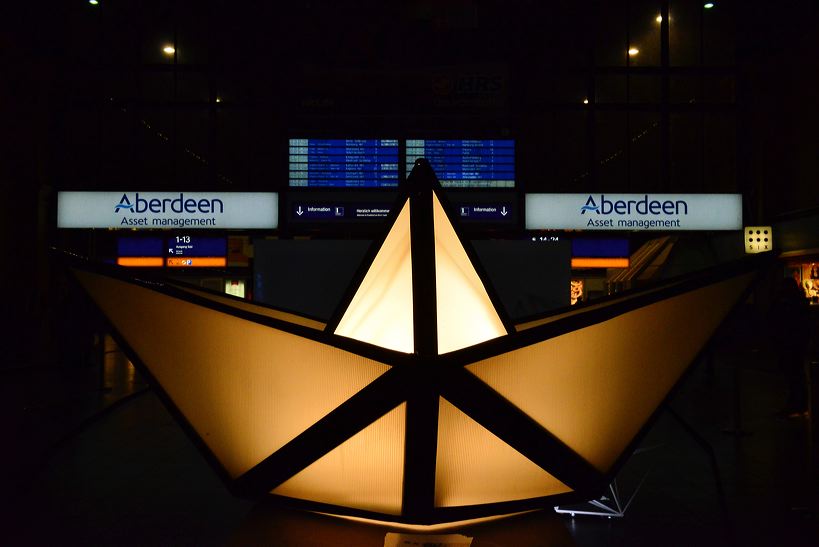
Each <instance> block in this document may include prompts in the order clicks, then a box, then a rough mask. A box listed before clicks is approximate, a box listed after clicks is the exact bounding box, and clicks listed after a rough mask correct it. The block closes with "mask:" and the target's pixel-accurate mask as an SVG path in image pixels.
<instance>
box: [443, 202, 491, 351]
mask: <svg viewBox="0 0 819 547" xmlns="http://www.w3.org/2000/svg"><path fill="white" fill-rule="evenodd" d="M432 199H433V218H434V222H435V276H436V289H435V291H436V298H437V306H438V353H447V352H450V351H455V350H457V349H461V348H465V347H468V346H472V345H475V344H478V343H480V342H484V341H486V340H491V339H492V338H497V337H498V336H503V335H504V334H506V329H504V327H503V323H501V320H500V318H499V317H498V313H497V312H496V311H495V308H494V306H492V301H491V300H489V296H488V295H487V293H486V288H484V286H483V283H482V282H481V279H480V277H478V274H477V272H475V268H474V266H472V262H470V260H469V257H468V256H467V254H466V251H464V248H463V246H462V245H461V242H460V240H459V239H458V236H457V234H456V233H455V230H454V229H453V228H452V224H450V222H449V219H448V218H447V216H446V213H445V212H444V209H443V207H441V202H440V201H438V197H437V196H436V195H435V194H434V193H433V197H432Z"/></svg>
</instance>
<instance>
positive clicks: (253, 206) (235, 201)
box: [57, 192, 279, 230]
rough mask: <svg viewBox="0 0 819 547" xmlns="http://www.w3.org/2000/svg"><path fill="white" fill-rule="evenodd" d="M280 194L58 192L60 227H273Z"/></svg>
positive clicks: (210, 228)
mask: <svg viewBox="0 0 819 547" xmlns="http://www.w3.org/2000/svg"><path fill="white" fill-rule="evenodd" d="M278 225H279V195H278V194H277V193H275V192H59V193H58V194H57V227H58V228H135V229H150V228H159V229H161V228H188V229H201V230H212V229H225V228H233V229H274V228H277V227H278Z"/></svg>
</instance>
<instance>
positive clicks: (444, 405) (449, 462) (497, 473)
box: [435, 398, 571, 507]
mask: <svg viewBox="0 0 819 547" xmlns="http://www.w3.org/2000/svg"><path fill="white" fill-rule="evenodd" d="M569 491H571V489H570V488H569V487H568V486H566V485H565V484H563V483H562V482H561V481H559V480H557V479H556V478H555V477H553V476H552V475H551V474H549V473H547V472H546V471H544V470H543V469H541V468H540V467H539V466H538V465H536V464H535V463H533V462H532V461H531V460H529V459H528V458H526V456H524V455H523V454H521V453H520V452H518V451H517V450H515V449H514V448H512V447H511V446H509V445H508V444H507V443H505V442H504V441H503V440H501V439H500V438H498V437H497V436H496V435H494V434H493V433H492V432H490V431H489V430H488V429H486V428H485V427H483V426H482V425H480V424H479V423H478V422H476V421H475V420H473V419H472V418H470V417H469V416H467V415H466V414H464V413H463V412H461V411H460V410H458V408H456V407H455V406H454V405H453V404H451V403H450V402H448V401H447V400H446V399H443V398H441V399H440V406H439V413H438V457H437V459H436V470H435V506H436V507H453V506H459V505H478V504H482V503H495V502H501V501H510V500H519V499H528V498H537V497H541V496H552V495H555V494H562V493H565V492H569Z"/></svg>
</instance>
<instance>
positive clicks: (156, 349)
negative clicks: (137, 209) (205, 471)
mask: <svg viewBox="0 0 819 547" xmlns="http://www.w3.org/2000/svg"><path fill="white" fill-rule="evenodd" d="M76 275H77V277H78V279H79V280H80V282H81V283H82V284H83V286H84V287H86V289H87V290H88V291H89V292H90V294H91V296H92V298H93V299H94V300H95V301H96V302H97V305H98V306H100V309H101V310H102V311H103V313H105V314H106V316H107V317H108V318H109V320H110V321H111V324H112V325H113V327H114V328H115V329H116V332H119V333H121V334H122V335H123V337H125V338H126V339H127V340H128V344H129V346H130V347H131V348H132V349H133V350H134V352H135V353H136V354H137V355H139V356H140V358H141V360H142V361H143V362H144V364H145V366H146V367H147V369H148V370H149V371H150V373H151V375H152V376H153V377H154V378H155V379H156V381H157V382H159V384H160V385H162V387H163V389H164V390H165V392H166V393H167V395H168V397H169V398H170V399H171V400H172V401H173V403H174V405H175V406H176V407H177V408H178V409H179V411H180V412H182V414H183V415H184V416H185V418H186V420H187V421H188V423H189V424H190V425H191V427H192V428H193V429H194V430H195V431H196V432H197V434H198V435H200V436H201V438H202V439H203V440H204V442H205V444H206V445H207V446H208V448H209V449H210V450H211V451H212V452H213V454H214V456H216V458H217V459H218V460H219V462H221V464H222V465H223V466H224V468H225V470H226V471H227V473H228V475H229V476H230V477H232V478H236V477H238V476H240V475H241V474H242V473H245V472H246V471H247V470H249V469H250V468H252V467H253V466H255V465H257V464H258V463H259V462H260V461H262V460H263V459H264V458H266V457H267V456H269V455H270V454H272V453H273V452H275V451H276V450H278V449H279V448H281V447H282V446H284V445H285V444H286V443H288V442H290V441H291V440H292V439H293V438H295V437H296V436H297V435H299V434H300V433H302V432H303V431H305V430H306V429H307V428H309V427H310V426H312V425H313V424H314V423H316V421H318V420H319V419H321V418H322V417H324V416H325V415H327V414H328V413H329V412H331V411H332V410H333V409H335V408H336V407H338V405H340V404H341V403H343V402H344V401H346V400H347V399H349V398H350V397H351V396H352V395H354V394H355V393H357V392H358V391H359V390H361V389H362V388H364V386H366V385H368V384H369V383H370V382H372V381H373V380H375V379H376V378H378V377H379V376H381V375H382V374H383V373H385V372H386V371H387V370H389V366H387V365H385V364H382V363H377V362H375V361H372V360H370V359H367V358H364V357H359V356H357V355H354V354H351V353H348V352H346V351H343V350H340V349H337V348H334V347H332V346H328V345H326V344H322V343H320V342H316V341H313V340H309V339H307V338H302V337H300V336H297V335H294V334H290V333H287V332H284V331H280V330H276V329H274V328H270V327H267V326H265V325H262V324H259V323H256V322H253V321H247V320H245V319H242V318H240V317H237V316H235V315H230V314H227V313H221V312H219V311H216V310H213V309H210V308H207V307H202V306H197V305H195V304H191V303H187V302H184V301H181V300H179V299H177V298H174V297H172V296H168V295H165V294H162V293H159V292H156V291H154V290H151V289H148V288H145V287H141V286H138V285H135V284H132V283H127V282H124V281H120V280H117V279H113V278H109V277H105V276H101V275H99V274H92V273H88V272H77V273H76ZM143 307H144V308H143ZM134 309H146V310H150V316H151V321H150V328H147V327H146V324H145V321H144V318H145V317H146V316H145V315H142V314H134V313H129V311H128V310H134ZM180 324H184V325H185V327H186V329H189V330H186V336H178V335H177V334H176V333H177V331H178V329H179V325H180ZM303 363H310V366H303ZM376 444H377V443H376ZM398 459H399V460H403V459H402V458H398Z"/></svg>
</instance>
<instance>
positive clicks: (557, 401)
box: [467, 274, 753, 471]
mask: <svg viewBox="0 0 819 547" xmlns="http://www.w3.org/2000/svg"><path fill="white" fill-rule="evenodd" d="M752 278H753V274H747V275H744V276H741V277H737V278H733V279H729V280H727V281H722V282H720V283H716V284H714V285H709V286H707V287H704V288H701V289H697V290H695V291H691V292H688V293H684V294H681V295H679V296H675V297H672V298H668V299H666V300H661V301H659V302H656V303H654V304H651V305H648V306H645V307H642V308H638V309H636V310H633V311H629V312H627V313H625V314H622V315H620V316H617V317H614V318H612V319H609V320H608V321H604V322H602V323H598V324H596V325H592V326H589V327H586V328H584V329H580V330H576V331H572V332H569V333H567V334H564V335H562V336H558V337H556V338H552V339H549V340H546V341H544V342H540V343H538V344H534V345H532V346H529V347H526V348H522V349H519V350H515V351H512V352H509V353H505V354H503V355H499V356H497V357H493V358H490V359H486V360H484V361H480V362H478V363H475V364H472V365H469V366H467V370H469V371H470V372H472V373H473V374H475V375H476V376H477V377H478V378H480V379H481V380H483V381H484V382H486V383H487V384H488V385H489V386H491V387H492V388H493V389H495V390H496V391H498V392H499V393H500V394H501V395H502V396H503V397H505V398H506V399H508V400H509V401H510V402H512V403H513V404H515V405H516V406H517V407H519V408H520V409H521V410H523V411H524V412H525V413H526V414H528V415H529V416H531V417H532V418H533V419H534V420H535V421H537V422H538V423H539V424H541V425H542V426H543V427H545V428H546V429H548V430H549V431H550V432H551V433H552V434H554V435H555V436H556V437H558V438H559V439H560V440H562V441H563V442H564V443H566V444H567V445H568V446H569V447H571V448H572V449H573V450H575V451H577V452H578V453H579V454H580V455H581V456H582V457H583V458H585V459H586V460H587V461H589V462H590V463H591V464H592V465H594V466H595V467H596V468H597V469H599V470H600V471H608V470H609V468H610V467H611V465H612V464H613V463H614V461H615V460H616V459H617V457H618V456H619V455H620V454H621V453H622V451H623V450H624V449H625V448H626V446H627V445H628V443H629V442H630V441H631V440H632V439H633V438H634V436H635V435H636V434H637V432H638V431H639V429H640V428H641V427H642V426H643V425H644V424H645V423H646V421H647V420H648V418H649V417H650V415H651V414H652V412H654V410H655V409H656V408H657V407H658V405H659V404H660V403H661V402H662V400H663V398H664V397H665V396H666V395H667V394H668V392H669V391H670V389H671V388H672V386H673V385H674V384H675V383H676V382H677V380H678V379H679V378H680V376H681V375H682V373H683V372H684V370H685V369H686V367H687V366H688V365H689V364H690V362H691V360H692V359H693V358H694V357H695V355H696V354H697V353H698V352H699V351H700V349H701V348H702V347H703V345H704V343H705V342H706V341H707V340H708V338H709V337H710V335H711V334H712V333H713V331H714V329H716V327H717V326H718V325H719V323H720V322H721V321H722V320H723V318H724V316H725V314H726V313H727V312H728V311H729V309H730V308H731V306H732V305H733V304H734V303H735V302H736V301H737V299H738V298H739V296H740V295H741V293H742V291H743V290H744V289H745V288H746V287H747V286H748V284H749V283H750V282H751V280H752Z"/></svg>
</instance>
